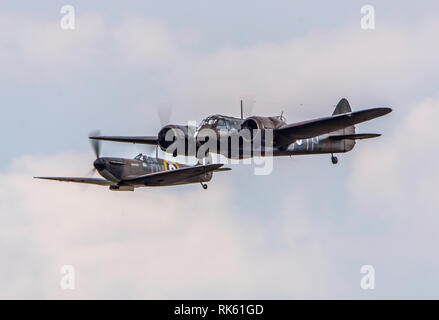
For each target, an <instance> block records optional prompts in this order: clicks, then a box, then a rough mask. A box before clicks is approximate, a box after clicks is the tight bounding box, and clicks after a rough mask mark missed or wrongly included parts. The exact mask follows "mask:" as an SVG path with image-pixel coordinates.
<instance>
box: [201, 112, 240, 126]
mask: <svg viewBox="0 0 439 320" xmlns="http://www.w3.org/2000/svg"><path fill="white" fill-rule="evenodd" d="M243 122H244V120H243V119H239V118H234V117H227V116H222V115H219V114H215V115H213V116H209V117H207V118H206V119H204V120H203V121H201V124H200V128H202V127H203V126H208V127H210V128H212V129H213V128H216V129H219V130H231V129H236V130H239V129H241V124H242V123H243Z"/></svg>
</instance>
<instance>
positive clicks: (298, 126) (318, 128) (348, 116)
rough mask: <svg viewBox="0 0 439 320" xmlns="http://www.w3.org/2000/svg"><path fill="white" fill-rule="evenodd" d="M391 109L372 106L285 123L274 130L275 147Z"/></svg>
mask: <svg viewBox="0 0 439 320" xmlns="http://www.w3.org/2000/svg"><path fill="white" fill-rule="evenodd" d="M391 111H392V109H391V108H387V107H383V108H372V109H366V110H360V111H354V112H348V113H343V114H338V115H333V116H329V117H324V118H319V119H313V120H308V121H303V122H297V123H292V124H287V125H285V126H283V127H281V128H279V129H276V130H274V139H275V145H276V147H281V146H285V145H288V144H290V143H293V142H294V141H296V140H298V139H307V138H312V137H316V136H320V135H322V134H325V133H329V132H333V131H336V130H340V129H343V128H346V127H350V126H353V125H355V124H357V123H361V122H364V121H368V120H372V119H375V118H378V117H381V116H384V115H386V114H388V113H389V112H391Z"/></svg>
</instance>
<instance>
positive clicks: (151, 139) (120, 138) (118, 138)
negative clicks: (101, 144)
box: [89, 136, 158, 145]
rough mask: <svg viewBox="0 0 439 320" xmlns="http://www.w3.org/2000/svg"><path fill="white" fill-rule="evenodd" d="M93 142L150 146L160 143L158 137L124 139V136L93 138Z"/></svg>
mask: <svg viewBox="0 0 439 320" xmlns="http://www.w3.org/2000/svg"><path fill="white" fill-rule="evenodd" d="M89 138H90V139H92V140H103V141H115V142H126V143H138V144H150V145H156V144H157V143H158V138H157V136H139V137H124V136H92V137H89Z"/></svg>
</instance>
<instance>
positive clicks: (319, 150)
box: [90, 99, 392, 164]
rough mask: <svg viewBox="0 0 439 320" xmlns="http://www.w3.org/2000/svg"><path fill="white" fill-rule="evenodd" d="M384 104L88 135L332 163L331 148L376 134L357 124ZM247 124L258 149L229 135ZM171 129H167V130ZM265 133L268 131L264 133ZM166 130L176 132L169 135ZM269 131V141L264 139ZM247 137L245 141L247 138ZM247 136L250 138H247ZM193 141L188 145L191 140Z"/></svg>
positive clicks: (192, 152)
mask: <svg viewBox="0 0 439 320" xmlns="http://www.w3.org/2000/svg"><path fill="white" fill-rule="evenodd" d="M391 111H392V109H391V108H388V107H380V108H372V109H365V110H360V111H354V112H353V111H352V110H351V107H350V105H349V102H348V101H347V100H346V99H342V100H341V101H340V102H339V103H338V104H337V106H336V108H335V110H334V112H333V114H332V116H329V117H324V118H318V119H314V120H309V121H303V122H297V123H292V124H287V123H286V122H285V119H284V118H283V117H282V116H274V117H259V116H251V117H248V118H246V119H244V118H243V115H242V103H241V119H239V118H234V117H228V116H221V115H213V116H209V117H207V118H206V119H204V120H203V121H202V122H201V124H200V126H199V127H198V128H195V127H191V126H182V125H171V124H170V125H166V126H164V127H163V128H162V129H161V130H160V131H159V133H158V135H157V136H136V137H128V136H91V137H90V139H94V140H104V141H116V142H128V143H139V144H148V145H155V146H157V147H160V149H161V150H163V151H165V152H168V153H171V154H173V156H174V157H175V156H177V155H186V156H197V157H198V158H199V159H201V158H203V157H205V156H207V155H208V152H209V151H210V152H212V153H218V154H222V155H223V156H225V157H227V158H234V159H243V158H249V157H253V156H255V155H261V156H264V155H273V156H291V155H305V154H331V160H332V163H333V164H336V163H337V162H338V159H337V157H335V156H334V153H344V152H348V151H351V150H352V149H353V148H354V145H355V141H356V140H360V139H369V138H375V137H379V136H380V134H375V133H356V132H355V125H356V124H358V123H361V122H365V121H368V120H372V119H375V118H377V117H381V116H384V115H386V114H388V113H389V112H391ZM204 129H208V131H210V132H213V134H214V135H213V138H215V140H216V142H215V143H216V144H217V145H216V150H214V151H212V149H210V150H209V151H207V153H206V154H204V150H203V152H202V153H199V152H198V151H199V150H200V149H201V147H202V146H203V144H205V143H207V142H208V140H212V139H211V138H212V136H207V138H206V136H204V137H202V135H203V132H205V131H206V130H204ZM244 129H248V130H247V131H248V132H261V137H262V138H261V140H263V141H262V142H261V143H260V145H259V150H256V151H258V152H257V153H256V154H255V153H254V151H255V147H254V141H253V140H254V137H253V135H251V136H247V138H244V139H242V138H240V139H239V140H238V141H239V142H238V143H235V144H232V143H230V141H231V140H232V139H233V138H234V136H236V135H239V134H240V132H242V131H245V130H244ZM170 133H171V134H170ZM268 133H272V134H271V135H268ZM169 136H173V137H174V138H172V139H168V137H169ZM268 136H270V140H271V144H269V143H267V138H266V137H268ZM178 139H180V143H181V142H182V144H183V148H174V149H173V148H170V147H171V146H172V145H173V144H174V142H175V141H176V140H178ZM224 140H226V141H229V142H228V144H227V147H226V148H224V147H223V148H221V146H222V141H224ZM246 142H247V143H246ZM248 142H250V144H249V143H248ZM190 145H192V146H195V148H192V149H191V148H190V147H189V146H190Z"/></svg>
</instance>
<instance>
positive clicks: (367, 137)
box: [329, 133, 381, 140]
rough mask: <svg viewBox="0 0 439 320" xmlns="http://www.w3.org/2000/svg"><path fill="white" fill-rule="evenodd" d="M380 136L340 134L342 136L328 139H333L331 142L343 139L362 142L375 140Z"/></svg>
mask: <svg viewBox="0 0 439 320" xmlns="http://www.w3.org/2000/svg"><path fill="white" fill-rule="evenodd" d="M380 136H381V134H379V133H357V134H342V135H337V136H330V137H329V139H333V140H343V139H350V140H362V139H371V138H377V137H380Z"/></svg>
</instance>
